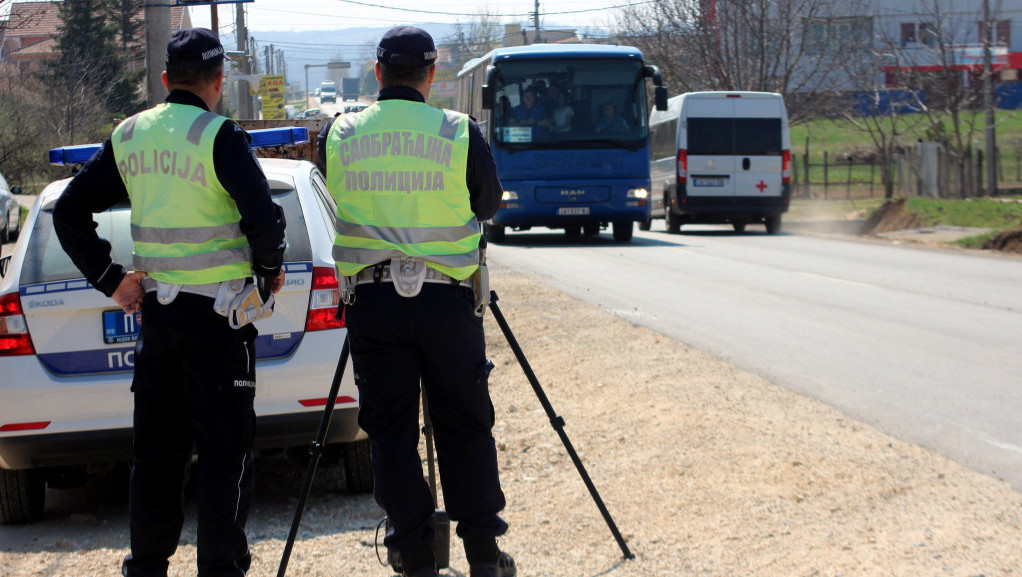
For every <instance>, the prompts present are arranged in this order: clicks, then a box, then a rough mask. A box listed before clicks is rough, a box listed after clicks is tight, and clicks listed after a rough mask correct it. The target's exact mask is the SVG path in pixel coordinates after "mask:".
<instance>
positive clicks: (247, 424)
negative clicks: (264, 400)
mask: <svg viewBox="0 0 1022 577" xmlns="http://www.w3.org/2000/svg"><path fill="white" fill-rule="evenodd" d="M257 334H258V333H257V331H256V329H255V328H254V327H253V326H252V325H248V326H245V327H242V328H241V329H239V330H234V329H231V328H230V326H228V324H227V319H226V318H224V317H222V316H220V315H218V314H217V313H216V312H215V311H214V310H213V299H212V298H209V297H205V296H199V295H193V294H188V293H181V294H179V295H178V296H177V298H176V299H175V300H174V301H173V302H172V303H170V304H169V305H161V304H159V303H158V302H157V301H156V293H155V292H151V293H148V294H146V295H145V299H144V300H143V302H142V330H141V336H140V337H139V340H138V342H137V343H136V346H135V376H134V380H133V381H132V391H133V392H134V397H135V412H134V438H133V455H134V463H133V465H132V469H131V484H130V493H129V518H130V528H131V554H130V555H128V557H127V558H126V559H125V560H124V564H123V566H122V573H123V574H124V575H126V576H127V577H150V576H156V577H165V576H166V575H167V567H168V564H169V559H170V557H171V556H172V555H173V554H174V551H175V549H176V548H177V544H178V540H179V539H180V537H181V528H182V524H183V522H184V512H183V506H182V490H183V488H184V484H185V481H186V478H187V475H188V471H189V469H190V464H191V460H192V455H193V451H194V453H196V454H197V455H198V462H197V465H196V469H195V471H196V478H195V479H194V482H195V486H196V491H197V498H196V509H197V517H198V535H197V540H196V542H197V549H198V574H199V576H200V577H220V576H239V577H240V576H242V575H244V574H245V572H246V571H248V568H249V564H250V562H251V556H250V553H249V549H248V541H247V539H246V536H245V522H246V520H247V519H248V511H249V508H250V506H251V504H252V492H253V484H254V476H253V469H252V442H253V438H254V436H255V412H254V410H253V400H254V398H255V337H256V335H257Z"/></svg>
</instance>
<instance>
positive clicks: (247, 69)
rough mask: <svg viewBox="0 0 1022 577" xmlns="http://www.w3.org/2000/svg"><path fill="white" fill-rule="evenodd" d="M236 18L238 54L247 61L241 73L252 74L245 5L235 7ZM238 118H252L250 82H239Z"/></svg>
mask: <svg viewBox="0 0 1022 577" xmlns="http://www.w3.org/2000/svg"><path fill="white" fill-rule="evenodd" d="M234 17H235V22H236V27H237V30H238V52H241V53H243V54H244V55H245V56H243V58H244V59H245V60H244V61H242V63H241V71H242V73H244V74H251V73H252V59H251V58H249V53H248V29H247V28H245V5H244V4H235V5H234ZM238 118H239V119H243V120H245V119H250V118H252V99H251V98H250V97H249V95H248V81H247V80H239V81H238Z"/></svg>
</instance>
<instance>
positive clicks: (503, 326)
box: [490, 291, 635, 559]
mask: <svg viewBox="0 0 1022 577" xmlns="http://www.w3.org/2000/svg"><path fill="white" fill-rule="evenodd" d="M490 310H491V311H493V318H494V319H496V321H497V325H498V326H500V332H502V333H504V338H505V339H507V344H508V345H510V346H511V350H512V351H514V353H515V357H516V358H517V359H518V364H520V365H521V366H522V370H523V371H525V376H526V378H528V379H529V383H530V384H532V389H533V390H534V391H536V396H537V397H538V398H539V402H540V404H541V405H543V410H545V411H546V414H547V417H549V418H550V424H551V425H552V426H553V428H554V430H555V431H557V435H558V436H559V437H560V438H561V443H562V444H564V448H565V449H567V451H568V455H569V456H570V457H571V461H572V462H573V463H575V468H576V469H578V474H579V475H581V477H582V481H583V482H584V483H585V484H586V487H587V488H588V489H589V494H590V495H592V497H593V501H595V502H596V507H597V508H598V509H599V510H600V513H601V514H602V515H603V520H604V521H606V522H607V527H609V528H610V532H611V533H612V534H613V535H614V539H616V540H617V544H618V546H619V547H621V553H622V554H624V558H625V559H634V558H635V555H632V552H631V551H629V550H628V545H627V544H626V543H625V540H624V537H622V536H621V532H620V531H618V529H617V525H615V524H614V519H612V518H611V516H610V511H608V510H607V506H606V505H604V504H603V499H601V498H600V493H599V492H598V491H597V490H596V485H594V484H593V481H592V479H590V478H589V473H587V472H586V469H585V466H584V465H583V464H582V460H581V459H579V457H578V453H576V452H575V447H573V446H572V444H571V440H570V439H568V435H567V433H565V432H564V419H563V418H561V417H559V416H557V413H555V412H554V407H553V406H552V405H551V404H550V401H549V400H548V399H547V396H546V393H544V392H543V387H542V386H540V384H539V380H538V379H537V378H536V374H535V373H534V372H532V367H531V366H529V361H528V360H527V359H526V358H525V353H524V352H522V348H521V347H520V346H518V341H517V340H516V339H515V335H514V334H513V333H512V332H511V327H510V326H508V324H507V321H506V320H505V319H504V315H503V314H501V312H500V308H499V307H498V306H497V292H496V291H490Z"/></svg>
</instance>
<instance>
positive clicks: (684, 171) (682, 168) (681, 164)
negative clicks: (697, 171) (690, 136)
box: [678, 150, 688, 184]
mask: <svg viewBox="0 0 1022 577" xmlns="http://www.w3.org/2000/svg"><path fill="white" fill-rule="evenodd" d="M686 180H688V151H687V150H679V151H678V184H685V181H686Z"/></svg>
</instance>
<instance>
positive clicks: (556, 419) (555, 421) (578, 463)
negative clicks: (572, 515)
mask: <svg viewBox="0 0 1022 577" xmlns="http://www.w3.org/2000/svg"><path fill="white" fill-rule="evenodd" d="M497 300H498V298H497V292H496V291H492V290H491V291H490V302H489V304H488V306H489V308H490V310H491V311H492V312H493V318H494V319H495V320H496V321H497V325H498V326H499V327H500V331H501V333H503V334H504V338H505V340H507V344H508V345H509V346H510V347H511V350H512V351H513V352H514V354H515V358H517V359H518V364H519V365H521V367H522V371H524V372H525V377H526V378H527V379H528V380H529V383H530V384H531V385H532V389H533V391H535V393H536V397H537V398H538V399H539V402H540V404H541V405H543V410H544V411H546V414H547V417H548V418H549V419H550V425H551V426H553V428H554V430H555V431H557V436H558V437H560V438H561V443H562V444H563V445H564V448H565V450H567V451H568V455H569V456H570V457H571V461H572V462H573V463H574V464H575V469H577V470H578V474H579V476H581V477H582V482H583V483H585V485H586V488H587V489H589V494H590V495H591V496H592V498H593V501H594V502H595V503H596V507H597V508H598V509H599V510H600V514H601V515H603V520H604V521H605V522H606V523H607V527H608V528H609V529H610V532H611V534H612V535H614V539H615V540H616V541H617V544H618V546H619V547H620V548H621V553H622V555H623V556H624V558H625V559H634V558H635V555H633V554H632V552H631V551H630V550H629V549H628V545H627V544H626V543H625V540H624V537H622V536H621V532H620V531H618V528H617V525H616V524H615V523H614V519H613V518H611V516H610V511H608V510H607V506H606V505H605V504H604V503H603V499H602V498H600V493H599V492H598V491H597V490H596V485H594V484H593V481H592V479H591V478H590V477H589V473H588V472H586V469H585V466H584V465H583V464H582V460H581V459H580V458H579V456H578V453H577V452H575V447H574V446H573V445H572V444H571V440H570V439H569V438H568V435H567V433H565V432H564V425H565V422H564V418H562V417H560V416H558V415H557V413H556V412H555V411H554V408H553V405H551V404H550V400H549V399H547V396H546V393H545V392H543V387H542V386H541V385H540V384H539V379H537V378H536V374H535V373H534V372H533V371H532V367H531V366H530V365H529V361H528V359H526V358H525V353H524V352H522V348H521V347H520V346H519V345H518V340H517V339H515V335H514V333H512V332H511V327H510V326H508V324H507V320H505V319H504V315H503V314H502V313H501V312H500V307H498V306H497ZM348 355H349V347H348V339H347V338H345V339H344V346H343V347H341V357H340V359H338V361H337V370H336V371H335V372H334V380H333V383H332V384H331V386H330V396H329V397H328V398H327V404H326V408H325V409H324V410H323V419H322V420H321V421H320V426H319V433H318V434H317V436H316V440H315V441H313V442H312V446H311V447H310V448H309V452H310V453H311V454H312V459H311V460H310V461H309V467H308V470H307V471H306V473H305V485H304V486H303V487H302V494H301V497H300V498H299V499H298V508H297V510H296V511H295V517H294V520H293V521H292V523H291V531H290V532H289V533H288V536H287V543H286V544H285V546H284V554H283V556H282V557H281V560H280V567H279V569H278V570H277V577H284V575H285V573H286V572H287V563H288V560H289V559H290V557H291V549H292V548H293V546H294V540H295V536H296V535H297V534H298V526H299V525H300V524H301V522H302V513H303V512H304V511H305V502H306V500H307V499H308V496H309V491H310V490H311V489H312V480H313V478H314V477H315V475H316V468H317V466H318V464H319V458H320V456H321V455H322V453H323V442H324V440H325V439H326V433H327V429H328V428H329V426H330V415H331V414H332V413H333V410H334V404H335V402H336V400H337V391H338V390H339V388H340V385H341V375H342V374H343V373H344V368H345V367H346V366H347V364H348ZM422 401H423V407H422V408H423V415H424V417H425V419H426V426H427V427H429V428H430V430H431V428H432V424H431V423H430V422H429V411H428V406H427V404H426V396H425V391H423V397H422ZM431 438H432V435H427V445H426V449H427V454H428V459H429V468H430V473H429V474H430V478H431V479H433V474H434V472H433V454H432V453H433V450H432V448H433V447H432V439H431ZM430 488H431V490H432V492H433V501H434V507H435V506H436V501H437V495H436V484H435V481H433V482H432V483H431V487H430ZM448 546H449V543H448Z"/></svg>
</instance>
